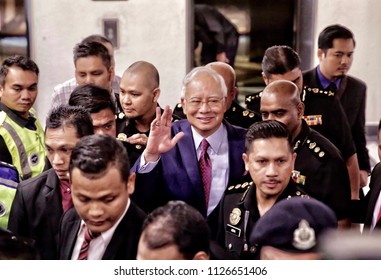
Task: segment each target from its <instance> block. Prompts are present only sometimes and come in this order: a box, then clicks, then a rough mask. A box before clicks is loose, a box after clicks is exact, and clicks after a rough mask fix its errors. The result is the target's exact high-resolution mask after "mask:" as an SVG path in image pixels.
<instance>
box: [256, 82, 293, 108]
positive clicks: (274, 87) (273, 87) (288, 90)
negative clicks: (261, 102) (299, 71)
mask: <svg viewBox="0 0 381 280" xmlns="http://www.w3.org/2000/svg"><path fill="white" fill-rule="evenodd" d="M266 94H276V95H282V96H285V97H287V98H289V99H290V100H292V101H293V103H295V104H297V103H299V102H300V94H299V90H298V87H297V86H296V85H295V84H294V83H293V82H290V81H287V80H277V81H274V82H272V83H270V84H269V85H267V86H266V87H265V89H264V90H263V92H262V95H261V98H262V97H263V95H266Z"/></svg>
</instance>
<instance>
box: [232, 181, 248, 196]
mask: <svg viewBox="0 0 381 280" xmlns="http://www.w3.org/2000/svg"><path fill="white" fill-rule="evenodd" d="M252 184H253V182H252V181H251V182H244V183H242V184H236V185H231V186H229V187H228V188H227V190H226V192H227V193H235V192H243V191H245V190H246V189H247V188H248V187H249V186H251V185H252Z"/></svg>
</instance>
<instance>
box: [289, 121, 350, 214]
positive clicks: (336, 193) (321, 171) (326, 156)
mask: <svg viewBox="0 0 381 280" xmlns="http://www.w3.org/2000/svg"><path fill="white" fill-rule="evenodd" d="M294 151H295V152H296V154H297V156H296V160H295V165H294V171H293V175H292V177H293V178H294V180H295V181H296V182H298V183H299V184H301V185H302V186H303V190H304V191H305V192H306V193H307V194H308V195H310V196H311V197H314V198H316V199H317V200H320V201H321V202H323V203H325V204H326V205H328V206H329V207H330V208H331V209H332V210H333V211H334V212H335V214H336V216H337V219H338V220H342V219H346V218H350V205H351V190H350V183H349V175H348V169H347V167H346V164H345V161H344V159H343V158H342V156H341V154H340V151H339V150H338V149H337V148H336V147H335V146H334V145H333V144H332V143H331V142H330V141H329V140H328V139H327V138H325V137H324V136H323V135H321V134H320V133H318V132H317V131H315V130H313V129H311V128H310V127H309V126H308V125H307V123H306V121H305V120H302V129H301V132H300V133H299V135H298V136H297V137H296V138H295V139H294Z"/></svg>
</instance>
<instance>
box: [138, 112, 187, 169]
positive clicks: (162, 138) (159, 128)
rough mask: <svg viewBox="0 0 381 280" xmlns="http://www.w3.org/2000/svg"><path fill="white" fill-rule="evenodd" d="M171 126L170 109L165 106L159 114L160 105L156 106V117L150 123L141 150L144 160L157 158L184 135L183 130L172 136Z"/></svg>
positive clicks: (150, 160)
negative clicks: (142, 149) (145, 142)
mask: <svg viewBox="0 0 381 280" xmlns="http://www.w3.org/2000/svg"><path fill="white" fill-rule="evenodd" d="M171 126H172V110H171V109H170V108H169V106H166V107H165V108H164V112H163V115H161V110H160V107H157V108H156V118H155V119H154V120H153V121H152V123H151V130H150V133H149V136H148V142H147V146H146V149H145V150H144V152H143V156H144V158H145V160H146V162H153V161H156V160H158V159H159V157H160V154H162V153H165V152H168V151H169V150H170V149H172V148H173V147H174V146H175V145H176V143H177V142H178V141H179V140H180V139H181V138H182V137H183V136H184V132H179V133H177V134H176V135H175V136H174V137H173V138H172V136H171Z"/></svg>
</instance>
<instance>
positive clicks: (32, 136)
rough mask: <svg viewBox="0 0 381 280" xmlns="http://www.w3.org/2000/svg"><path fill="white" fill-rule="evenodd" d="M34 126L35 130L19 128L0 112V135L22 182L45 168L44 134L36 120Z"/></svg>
mask: <svg viewBox="0 0 381 280" xmlns="http://www.w3.org/2000/svg"><path fill="white" fill-rule="evenodd" d="M32 115H33V114H32ZM33 116H34V115H33ZM35 125H36V128H37V129H36V130H30V129H27V128H24V127H21V126H19V125H18V124H17V123H16V122H15V121H14V120H12V119H11V118H9V117H8V116H7V114H6V113H5V112H4V111H1V112H0V133H1V136H2V137H3V139H4V142H5V144H6V146H7V148H8V150H9V152H10V154H11V156H12V164H13V165H14V167H16V169H17V171H18V172H19V175H20V178H22V180H25V179H28V178H30V177H34V176H36V175H38V174H40V173H42V172H43V170H44V167H45V156H46V149H45V141H44V132H43V128H42V126H41V124H40V123H39V121H38V120H37V119H36V121H35Z"/></svg>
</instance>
